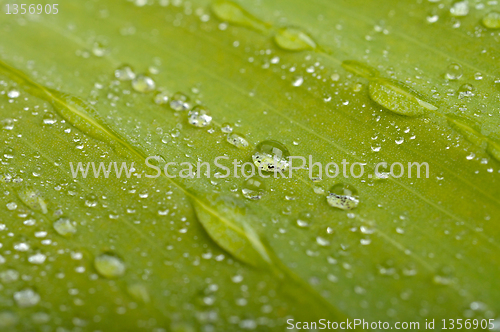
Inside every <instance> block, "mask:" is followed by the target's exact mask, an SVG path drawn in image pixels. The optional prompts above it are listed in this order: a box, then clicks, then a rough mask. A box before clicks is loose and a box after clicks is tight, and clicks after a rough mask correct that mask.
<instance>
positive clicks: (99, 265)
mask: <svg viewBox="0 0 500 332" xmlns="http://www.w3.org/2000/svg"><path fill="white" fill-rule="evenodd" d="M94 267H95V269H96V270H97V272H98V273H99V274H100V275H101V276H103V277H105V278H108V279H113V278H118V277H121V276H122V275H124V274H125V263H123V261H122V260H121V259H120V258H119V257H117V256H115V255H112V254H102V255H100V256H98V257H96V258H95V260H94Z"/></svg>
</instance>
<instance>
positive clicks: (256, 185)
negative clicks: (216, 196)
mask: <svg viewBox="0 0 500 332" xmlns="http://www.w3.org/2000/svg"><path fill="white" fill-rule="evenodd" d="M265 189H266V188H265V185H264V182H263V179H262V178H261V177H259V176H252V177H251V178H249V179H247V180H246V181H245V182H244V183H243V188H242V189H241V193H242V194H243V196H245V198H248V199H250V200H259V199H261V198H262V196H263V195H264V192H265Z"/></svg>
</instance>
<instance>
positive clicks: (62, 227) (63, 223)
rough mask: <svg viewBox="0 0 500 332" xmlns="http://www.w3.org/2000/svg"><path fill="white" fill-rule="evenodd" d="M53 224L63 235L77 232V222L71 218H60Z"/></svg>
mask: <svg viewBox="0 0 500 332" xmlns="http://www.w3.org/2000/svg"><path fill="white" fill-rule="evenodd" d="M52 226H53V227H54V229H55V230H56V232H57V233H58V234H59V235H62V236H66V237H68V236H71V235H73V234H75V233H76V223H75V222H74V221H71V220H70V219H69V218H60V219H58V220H56V221H55V222H54V224H53V225H52Z"/></svg>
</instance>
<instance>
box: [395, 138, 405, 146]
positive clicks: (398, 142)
mask: <svg viewBox="0 0 500 332" xmlns="http://www.w3.org/2000/svg"><path fill="white" fill-rule="evenodd" d="M404 141H405V138H404V137H398V138H396V140H395V142H396V144H398V145H400V144H403V143H404Z"/></svg>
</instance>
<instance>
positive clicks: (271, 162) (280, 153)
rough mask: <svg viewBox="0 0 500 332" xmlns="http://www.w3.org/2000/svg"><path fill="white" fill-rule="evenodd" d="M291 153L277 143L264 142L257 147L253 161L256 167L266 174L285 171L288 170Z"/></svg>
mask: <svg viewBox="0 0 500 332" xmlns="http://www.w3.org/2000/svg"><path fill="white" fill-rule="evenodd" d="M288 157H290V152H288V149H287V148H286V146H284V145H283V144H281V143H279V142H276V141H263V142H261V143H259V145H257V148H256V149H255V152H254V154H253V155H252V160H253V163H254V164H255V166H257V167H259V168H260V169H261V170H263V171H266V172H274V171H275V170H276V171H284V170H286V169H287V168H288V164H289V161H288Z"/></svg>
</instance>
